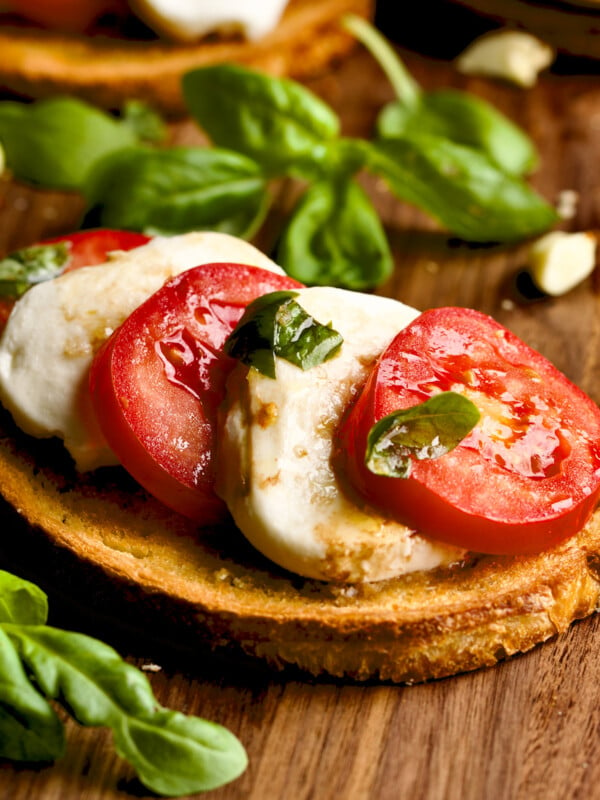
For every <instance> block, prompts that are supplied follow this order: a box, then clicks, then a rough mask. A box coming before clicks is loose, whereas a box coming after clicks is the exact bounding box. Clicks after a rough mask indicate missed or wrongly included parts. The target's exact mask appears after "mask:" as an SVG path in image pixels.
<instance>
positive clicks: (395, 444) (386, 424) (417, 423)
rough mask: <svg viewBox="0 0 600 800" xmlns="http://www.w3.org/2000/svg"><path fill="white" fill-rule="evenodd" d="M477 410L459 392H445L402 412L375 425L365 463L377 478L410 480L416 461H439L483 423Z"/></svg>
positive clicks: (372, 429)
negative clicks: (381, 476) (413, 464)
mask: <svg viewBox="0 0 600 800" xmlns="http://www.w3.org/2000/svg"><path fill="white" fill-rule="evenodd" d="M479 417H480V415H479V411H478V409H477V407H476V406H475V405H474V404H473V403H472V402H471V401H470V400H469V399H468V398H467V397H465V396H464V395H462V394H458V393H457V392H442V393H441V394H437V395H434V396H433V397H430V398H429V399H428V400H425V401H424V402H423V403H420V404H419V405H416V406H412V407H410V408H404V409H399V410H398V411H394V412H393V413H391V414H388V415H387V416H386V417H383V419H380V420H379V421H378V422H376V423H375V425H373V427H372V428H371V430H370V431H369V435H368V437H367V450H366V453H365V464H366V465H367V467H368V469H369V470H371V472H374V473H375V474H376V475H384V476H386V477H389V478H408V477H409V476H410V474H411V469H412V463H413V459H417V460H423V459H435V458H439V457H440V456H443V455H444V454H445V453H448V452H449V451H450V450H452V449H453V448H454V447H456V446H457V445H458V444H459V443H460V442H461V441H462V440H463V439H464V438H465V436H466V435H467V434H468V433H469V432H470V431H471V430H472V429H473V428H474V427H475V425H476V424H477V422H478V421H479Z"/></svg>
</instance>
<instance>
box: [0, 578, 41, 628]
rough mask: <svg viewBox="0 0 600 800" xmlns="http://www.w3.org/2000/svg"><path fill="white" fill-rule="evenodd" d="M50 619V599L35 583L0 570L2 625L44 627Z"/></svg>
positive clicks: (0, 612) (0, 619) (0, 616)
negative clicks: (6, 623)
mask: <svg viewBox="0 0 600 800" xmlns="http://www.w3.org/2000/svg"><path fill="white" fill-rule="evenodd" d="M47 619H48V598H47V597H46V595H45V593H44V592H43V591H42V590H41V589H40V588H39V587H38V586H36V585H35V584H34V583H30V582H29V581H26V580H24V579H23V578H18V577H17V576H16V575H12V574H11V573H10V572H5V571H4V570H0V623H3V622H16V623H17V624H19V625H43V624H44V623H45V622H46V620H47Z"/></svg>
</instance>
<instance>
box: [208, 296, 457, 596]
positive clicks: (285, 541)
mask: <svg viewBox="0 0 600 800" xmlns="http://www.w3.org/2000/svg"><path fill="white" fill-rule="evenodd" d="M298 302H299V303H300V304H301V305H302V307H303V308H304V309H305V310H306V311H307V312H308V313H309V314H311V315H312V316H313V317H314V318H315V319H316V320H318V321H319V322H322V323H329V322H331V324H332V326H333V327H334V328H335V329H336V330H337V331H339V333H341V334H342V336H343V338H344V343H343V345H342V348H341V350H340V352H339V354H338V355H336V356H335V357H334V358H332V359H330V360H329V361H326V362H325V363H323V364H321V365H320V366H317V367H314V368H312V369H309V370H307V371H302V370H301V369H300V368H299V367H296V366H294V365H292V364H290V363H288V362H286V361H283V360H281V359H279V358H278V359H276V373H277V377H276V379H275V380H273V379H271V378H268V377H266V376H264V375H262V374H261V373H259V372H258V371H257V370H255V369H249V370H248V369H247V368H246V367H244V366H243V365H239V366H237V367H236V368H235V370H234V372H233V373H232V375H231V378H230V381H229V383H228V387H227V398H226V401H225V404H224V406H223V409H222V419H221V424H220V427H219V431H218V436H217V442H218V454H217V492H218V494H220V496H221V497H222V498H223V499H224V500H225V501H226V503H227V505H228V506H229V509H230V511H231V514H232V516H233V518H234V520H235V522H236V524H237V526H238V527H239V528H240V530H241V531H242V532H243V533H244V535H245V536H246V537H247V538H248V539H249V541H250V542H251V543H252V544H253V545H254V546H255V547H256V548H257V549H258V550H259V551H261V552H262V553H263V554H264V555H265V556H267V558H269V559H271V560H272V561H274V562H276V563H277V564H279V565H280V566H282V567H284V568H286V569H288V570H291V571H292V572H295V573H297V574H299V575H303V576H305V577H309V578H316V579H320V580H326V581H348V582H360V581H375V580H383V579H386V578H390V577H393V576H396V575H399V574H403V573H407V572H411V571H415V570H420V569H430V568H433V567H436V566H438V565H440V564H445V563H449V562H452V561H455V560H457V559H458V558H460V556H461V555H462V551H459V550H457V549H455V548H452V547H446V546H444V545H440V544H437V543H434V542H432V541H430V540H426V539H424V538H422V537H420V536H418V535H417V534H416V533H415V532H414V531H412V530H410V529H409V528H407V527H406V526H404V525H401V524H399V523H397V522H394V521H392V520H389V519H387V518H385V517H384V516H381V515H379V514H377V513H376V512H375V511H373V510H372V509H369V508H365V509H363V508H361V507H359V506H358V505H357V504H356V503H355V502H353V500H352V499H351V498H350V496H349V495H347V494H345V493H344V491H343V489H342V484H341V481H340V479H339V477H338V475H337V474H336V471H335V469H334V466H333V464H332V454H333V451H334V438H335V432H336V429H337V426H338V423H339V420H340V418H341V415H342V413H343V412H344V410H345V408H346V407H347V405H348V403H349V402H350V401H351V400H352V398H353V396H354V395H355V394H356V392H357V391H358V389H359V387H360V386H361V385H362V384H363V383H364V381H365V379H366V376H367V374H368V371H369V367H370V366H371V365H372V364H373V362H374V361H375V359H376V358H377V357H378V356H379V354H380V353H381V352H382V351H383V350H384V349H385V347H386V346H387V345H388V344H389V342H390V341H391V340H392V339H393V338H394V336H395V335H396V334H397V333H398V331H400V330H401V329H402V328H403V327H405V326H406V325H407V324H408V323H409V322H410V321H411V320H413V319H414V318H415V317H416V316H417V315H418V312H417V311H416V310H415V309H413V308H410V307H408V306H405V305H403V304H402V303H399V302H397V301H395V300H391V299H388V298H383V297H378V296H372V295H365V294H359V293H355V292H349V291H345V290H342V289H333V288H329V287H327V288H325V287H323V288H322V287H318V288H312V289H303V290H301V291H300V292H299V297H298Z"/></svg>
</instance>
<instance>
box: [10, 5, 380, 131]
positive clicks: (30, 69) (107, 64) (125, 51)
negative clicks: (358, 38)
mask: <svg viewBox="0 0 600 800" xmlns="http://www.w3.org/2000/svg"><path fill="white" fill-rule="evenodd" d="M373 5H374V4H373V2H372V0H319V2H315V0H291V2H290V4H289V6H288V7H287V8H286V11H285V12H284V15H283V18H282V20H281V21H280V23H279V25H278V27H277V28H276V29H275V30H274V31H273V32H272V33H270V34H268V35H267V36H265V37H264V38H262V39H261V40H259V41H255V42H248V41H243V40H241V39H239V38H237V39H236V38H231V39H226V38H220V37H210V38H206V39H203V40H202V41H200V42H198V43H195V44H172V43H167V42H164V41H161V40H159V39H155V40H150V41H133V40H127V39H124V38H120V39H119V38H112V37H111V38H109V37H107V36H103V37H100V36H98V37H91V36H76V35H72V36H71V35H66V34H60V33H55V32H52V31H46V30H41V29H39V28H34V27H32V26H15V25H4V26H3V25H1V24H0V52H1V53H2V58H1V59H0V86H1V87H3V88H4V89H8V90H10V91H12V92H16V93H17V94H21V95H24V96H26V97H31V98H36V99H37V98H42V97H47V96H50V95H55V94H57V93H68V94H72V95H75V96H78V97H80V98H82V99H85V100H90V101H92V102H94V103H95V104H97V105H100V106H103V107H105V108H118V107H120V106H122V104H123V102H124V101H125V100H127V99H130V98H136V99H140V100H145V101H146V102H148V103H150V104H151V105H153V106H154V107H156V108H158V109H160V110H162V111H163V112H165V113H166V114H170V115H173V116H179V115H182V114H183V113H185V107H184V104H183V99H182V95H181V89H180V82H181V77H182V75H183V74H184V73H185V72H187V71H189V70H191V69H194V68H196V67H202V66H206V65H208V64H215V63H221V62H227V61H230V62H237V63H241V64H244V65H246V66H248V67H253V68H256V69H261V70H265V71H266V72H269V73H272V74H274V75H287V76H289V77H291V78H294V79H296V80H301V79H302V78H307V77H309V76H314V75H315V74H318V73H319V72H320V71H322V70H324V69H325V68H326V67H328V66H329V65H331V63H332V62H334V61H335V60H336V59H339V58H341V57H342V56H344V55H345V54H346V53H347V52H348V51H349V50H350V48H351V47H352V46H353V43H354V39H353V37H352V36H351V35H350V34H349V33H347V32H346V31H345V30H344V29H343V28H342V26H341V25H340V18H341V16H342V15H343V14H345V13H354V14H359V15H361V16H365V17H369V16H371V13H372V10H373Z"/></svg>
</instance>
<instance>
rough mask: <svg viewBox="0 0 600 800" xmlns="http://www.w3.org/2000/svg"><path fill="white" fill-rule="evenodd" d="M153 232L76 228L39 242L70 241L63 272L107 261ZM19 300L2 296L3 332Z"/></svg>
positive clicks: (145, 240) (0, 320) (0, 323)
mask: <svg viewBox="0 0 600 800" xmlns="http://www.w3.org/2000/svg"><path fill="white" fill-rule="evenodd" d="M151 238H152V237H151V236H146V235H145V234H143V233H134V232H132V231H119V230H112V229H110V228H95V229H93V230H85V231H77V232H76V233H69V234H66V235H64V236H55V237H53V238H52V239H44V240H43V241H41V242H37V243H36V244H34V245H31V246H32V247H35V246H36V245H46V244H57V243H59V242H66V243H67V244H68V245H69V260H68V261H67V263H66V266H65V267H63V270H62V272H63V273H65V272H71V271H72V270H74V269H80V268H81V267H93V266H96V265H98V264H104V262H105V261H106V259H107V258H108V254H109V253H111V252H113V251H115V250H133V249H134V248H136V247H141V246H142V245H144V244H147V243H148V242H149V241H150V239H151ZM15 302H16V300H15V298H13V297H0V333H1V332H2V330H3V329H4V326H5V325H6V323H7V321H8V318H9V316H10V312H11V311H12V309H13V306H14V304H15Z"/></svg>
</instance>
